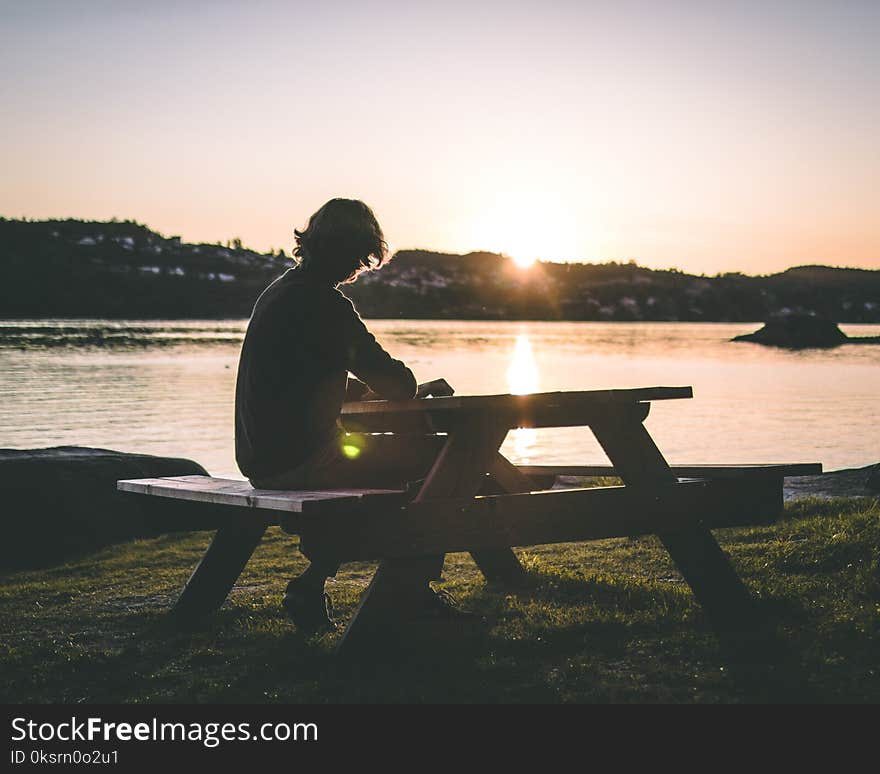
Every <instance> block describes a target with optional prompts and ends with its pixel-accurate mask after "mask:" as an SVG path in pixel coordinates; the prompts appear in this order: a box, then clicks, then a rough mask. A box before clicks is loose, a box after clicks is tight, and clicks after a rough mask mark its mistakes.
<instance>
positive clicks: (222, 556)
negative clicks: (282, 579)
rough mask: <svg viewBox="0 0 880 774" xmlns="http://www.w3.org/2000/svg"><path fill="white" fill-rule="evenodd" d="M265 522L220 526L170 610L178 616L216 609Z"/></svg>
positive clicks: (235, 578)
mask: <svg viewBox="0 0 880 774" xmlns="http://www.w3.org/2000/svg"><path fill="white" fill-rule="evenodd" d="M267 526H268V525H267V523H266V522H265V521H262V520H259V519H255V520H254V521H253V522H251V523H249V524H228V525H226V526H223V527H220V529H218V530H217V532H216V534H215V535H214V539H213V540H212V541H211V545H209V546H208V549H207V550H206V551H205V554H204V556H202V559H201V561H200V562H199V563H198V565H197V566H196V569H195V570H193V574H192V575H191V576H190V579H189V580H188V581H187V583H186V586H184V588H183V591H182V592H181V593H180V597H178V599H177V602H176V603H175V605H174V608H173V610H172V613H173V614H174V616H175V617H178V618H181V619H183V618H187V617H200V616H204V615H207V614H208V613H212V612H214V611H215V610H217V609H218V608H219V607H220V606H221V605H222V604H223V602H224V600H225V599H226V597H227V596H228V594H229V592H230V591H231V590H232V587H233V586H234V585H235V581H237V580H238V576H239V575H241V571H242V570H243V569H244V567H245V565H246V564H247V563H248V560H249V559H250V558H251V555H252V554H253V553H254V550H255V549H256V547H257V546H258V545H259V544H260V541H261V540H262V539H263V534H264V533H265V532H266V527H267Z"/></svg>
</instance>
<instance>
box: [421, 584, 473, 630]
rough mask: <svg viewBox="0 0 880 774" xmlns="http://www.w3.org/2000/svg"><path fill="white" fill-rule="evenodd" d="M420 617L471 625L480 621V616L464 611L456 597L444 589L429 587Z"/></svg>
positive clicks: (426, 590)
mask: <svg viewBox="0 0 880 774" xmlns="http://www.w3.org/2000/svg"><path fill="white" fill-rule="evenodd" d="M419 617H425V618H433V619H436V620H446V621H459V622H461V623H470V622H475V621H479V620H480V616H478V615H477V614H476V613H472V612H471V611H469V610H463V609H462V608H461V607H460V606H459V604H458V601H457V600H456V599H455V597H453V596H452V594H450V593H449V592H448V591H446V590H444V589H439V590H437V589H433V588H431V587H430V586H428V587H427V588H426V589H425V601H424V604H423V607H422V609H421V610H420V611H419Z"/></svg>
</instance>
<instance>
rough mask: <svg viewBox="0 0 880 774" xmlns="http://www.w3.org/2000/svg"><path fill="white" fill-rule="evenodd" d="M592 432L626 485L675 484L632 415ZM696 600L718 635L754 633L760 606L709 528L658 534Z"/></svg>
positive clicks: (612, 417) (599, 424)
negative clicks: (755, 602) (751, 631)
mask: <svg viewBox="0 0 880 774" xmlns="http://www.w3.org/2000/svg"><path fill="white" fill-rule="evenodd" d="M591 428H592V430H593V433H594V434H595V436H596V438H597V440H598V441H599V443H600V445H601V446H602V448H603V449H604V450H605V453H606V454H607V455H608V457H609V459H610V460H611V462H612V464H613V465H614V467H615V469H616V470H617V473H618V475H619V476H620V477H621V478H622V479H623V482H624V483H625V484H626V485H627V486H635V487H657V486H663V485H668V484H674V483H675V482H676V480H677V479H676V477H675V474H674V473H673V472H672V470H671V469H670V468H669V465H668V463H667V462H666V460H665V459H664V458H663V455H662V454H661V453H660V450H659V449H658V448H657V446H656V444H655V443H654V440H653V439H652V438H651V436H650V435H649V433H648V431H647V429H646V428H645V426H644V425H643V424H642V421H641V419H639V418H638V415H637V414H636V413H635V412H634V411H627V410H618V411H616V412H614V413H609V415H608V416H607V417H604V418H603V419H601V420H599V421H596V422H594V423H593V424H591ZM658 537H659V538H660V541H661V542H662V543H663V546H664V547H665V548H666V550H667V551H668V552H669V555H670V556H671V557H672V560H673V561H674V562H675V564H676V566H677V567H678V569H679V571H680V572H681V574H682V575H683V576H684V579H685V580H686V581H687V583H688V585H689V586H690V587H691V589H692V591H693V593H694V596H695V597H696V598H697V600H698V601H699V603H700V604H701V605H702V607H703V609H704V610H705V612H706V615H707V617H708V618H709V621H710V623H711V624H712V627H713V628H714V629H715V630H716V632H718V633H719V634H723V633H725V632H737V631H746V630H755V629H756V628H757V627H758V624H759V620H758V615H757V610H756V606H755V604H754V601H753V599H752V597H751V595H750V594H749V592H748V590H747V589H746V587H745V586H744V585H743V582H742V581H741V580H740V578H739V576H738V575H737V573H736V571H735V570H734V569H733V567H732V566H731V564H730V562H729V560H728V558H727V555H726V554H725V553H724V551H722V550H721V547H720V546H719V545H718V543H717V541H716V540H715V538H714V537H713V536H712V533H711V532H710V531H709V530H708V529H706V528H705V527H691V528H688V529H686V530H681V531H679V532H665V533H659V535H658Z"/></svg>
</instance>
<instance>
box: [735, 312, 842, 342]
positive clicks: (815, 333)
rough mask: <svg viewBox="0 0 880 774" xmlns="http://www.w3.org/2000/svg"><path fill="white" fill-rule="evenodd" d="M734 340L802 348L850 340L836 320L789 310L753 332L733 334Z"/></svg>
mask: <svg viewBox="0 0 880 774" xmlns="http://www.w3.org/2000/svg"><path fill="white" fill-rule="evenodd" d="M732 340H733V341H753V342H755V343H757V344H767V345H769V346H773V347H788V348H791V349H803V348H806V347H836V346H837V345H839V344H843V343H845V342H847V341H850V339H849V337H848V336H847V335H846V334H845V333H844V332H843V331H842V330H840V328H838V327H837V323H835V322H832V321H831V320H826V319H824V318H822V317H814V316H812V315H808V314H788V315H780V316H779V317H773V318H771V319H769V320H767V322H765V323H764V327H763V328H761V330H759V331H755V333H746V334H744V335H742V336H735V337H734V338H733V339H732Z"/></svg>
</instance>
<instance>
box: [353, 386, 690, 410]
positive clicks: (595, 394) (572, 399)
mask: <svg viewBox="0 0 880 774" xmlns="http://www.w3.org/2000/svg"><path fill="white" fill-rule="evenodd" d="M693 396H694V391H693V388H692V387H641V388H637V389H631V390H583V391H572V392H533V393H529V394H526V395H456V396H453V397H450V398H417V399H413V400H367V401H358V402H353V403H345V404H343V406H342V416H343V417H345V416H355V415H363V414H389V413H394V414H397V413H402V412H430V413H432V414H433V413H435V412H447V411H453V412H455V411H487V412H491V411H504V410H509V409H511V408H518V409H521V408H524V407H529V408H542V409H544V408H546V409H552V408H586V407H600V406H607V405H620V404H628V403H629V404H631V403H642V402H648V401H653V400H672V399H677V398H692V397H693Z"/></svg>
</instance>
